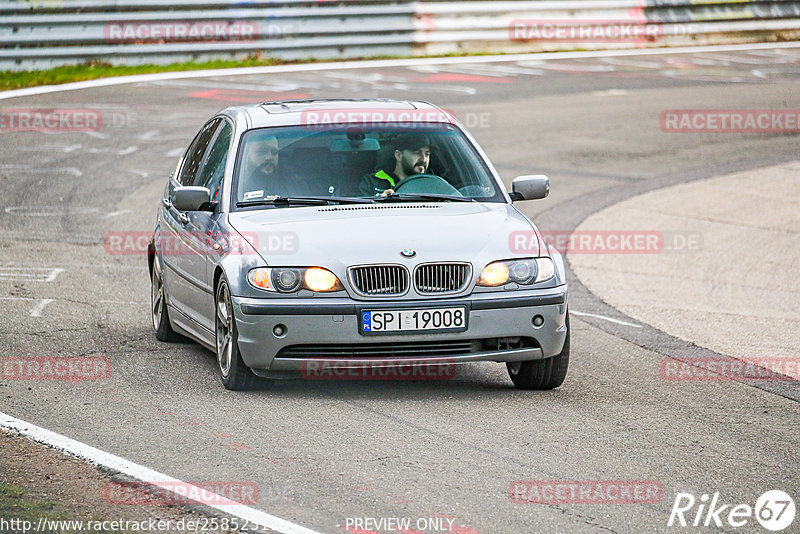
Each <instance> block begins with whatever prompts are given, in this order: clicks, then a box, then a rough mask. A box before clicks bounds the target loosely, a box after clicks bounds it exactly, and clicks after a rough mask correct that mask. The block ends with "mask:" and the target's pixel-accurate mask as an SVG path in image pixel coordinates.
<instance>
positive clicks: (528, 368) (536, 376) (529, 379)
mask: <svg viewBox="0 0 800 534" xmlns="http://www.w3.org/2000/svg"><path fill="white" fill-rule="evenodd" d="M565 324H566V326H567V337H566V339H565V340H564V348H562V349H561V352H560V353H559V354H556V355H555V356H553V357H552V358H547V359H544V360H533V361H528V362H508V363H506V367H507V368H508V376H509V377H511V381H512V382H514V385H515V386H517V388H518V389H536V390H546V389H554V388H557V387H558V386H560V385H561V384H563V383H564V378H565V377H566V376H567V367H569V336H570V327H569V311H567V319H566V322H565Z"/></svg>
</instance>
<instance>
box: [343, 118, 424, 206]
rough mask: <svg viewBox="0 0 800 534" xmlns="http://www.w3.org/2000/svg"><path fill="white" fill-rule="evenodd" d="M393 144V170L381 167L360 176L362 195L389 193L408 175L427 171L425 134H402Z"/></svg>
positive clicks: (384, 194) (383, 194)
mask: <svg viewBox="0 0 800 534" xmlns="http://www.w3.org/2000/svg"><path fill="white" fill-rule="evenodd" d="M394 146H395V150H394V161H395V165H394V170H392V171H390V172H386V171H385V170H383V169H381V170H379V171H378V172H376V173H375V174H368V175H366V176H365V177H364V178H362V179H361V183H360V184H359V187H358V189H359V192H360V193H361V194H362V195H365V196H375V195H381V196H384V197H385V196H386V195H391V194H392V193H394V192H395V189H397V187H398V186H399V185H400V183H401V182H402V181H403V180H405V179H406V178H408V177H409V176H411V175H414V174H425V173H426V172H427V170H428V165H430V163H431V141H430V139H428V136H427V135H425V134H417V133H408V134H403V135H401V136H399V137H398V138H397V139H396V140H395V145H394Z"/></svg>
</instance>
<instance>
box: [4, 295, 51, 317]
mask: <svg viewBox="0 0 800 534" xmlns="http://www.w3.org/2000/svg"><path fill="white" fill-rule="evenodd" d="M0 300H35V301H38V303H37V304H36V305H34V307H33V308H32V309H31V311H30V313H29V314H28V315H29V316H30V317H41V316H42V311H44V307H45V306H47V305H48V304H50V303H51V302H53V300H54V299H35V298H31V297H0Z"/></svg>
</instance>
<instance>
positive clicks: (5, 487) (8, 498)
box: [0, 482, 121, 534]
mask: <svg viewBox="0 0 800 534" xmlns="http://www.w3.org/2000/svg"><path fill="white" fill-rule="evenodd" d="M42 517H44V518H46V519H49V520H51V521H53V520H54V521H59V520H65V521H69V520H81V519H83V520H84V522H86V521H89V520H92V521H95V520H97V518H95V517H91V518H82V517H69V516H68V515H66V514H65V513H63V512H59V511H58V510H57V505H56V504H55V503H53V502H50V501H46V500H44V499H40V498H37V497H33V496H31V495H27V494H26V493H25V490H23V489H22V488H20V487H19V486H15V485H13V484H7V483H5V482H0V519H2V520H3V521H6V522H7V524H3V523H2V521H0V532H2V533H11V532H22V527H23V525H24V526H27V527H28V528H29V530H28V532H31V531H33V530H34V529H35V528H36V525H37V524H38V522H39V519H40V518H42ZM12 520H15V521H16V523H12ZM25 521H28V522H29V523H24V522H25ZM43 526H44V524H43ZM65 532H69V530H67V531H65ZM97 532H100V533H103V534H121V533H120V532H119V531H116V530H99V531H97Z"/></svg>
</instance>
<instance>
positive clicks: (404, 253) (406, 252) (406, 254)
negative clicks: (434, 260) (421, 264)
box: [400, 248, 417, 258]
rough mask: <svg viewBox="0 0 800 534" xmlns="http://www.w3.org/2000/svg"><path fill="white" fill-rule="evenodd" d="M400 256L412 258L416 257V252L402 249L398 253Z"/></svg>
mask: <svg viewBox="0 0 800 534" xmlns="http://www.w3.org/2000/svg"><path fill="white" fill-rule="evenodd" d="M400 255H401V256H403V257H404V258H413V257H414V256H416V255H417V251H416V250H413V249H410V248H404V249H403V250H401V251H400Z"/></svg>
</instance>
